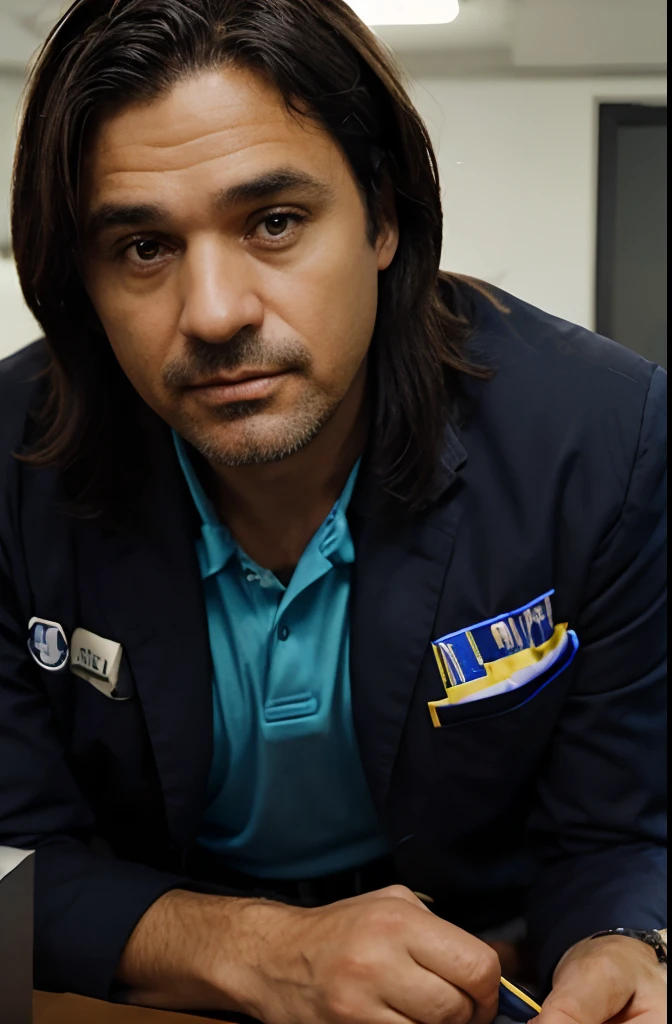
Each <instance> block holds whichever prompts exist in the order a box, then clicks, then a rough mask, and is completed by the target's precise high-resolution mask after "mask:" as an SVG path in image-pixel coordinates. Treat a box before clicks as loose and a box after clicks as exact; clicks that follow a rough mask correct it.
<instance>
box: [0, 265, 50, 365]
mask: <svg viewBox="0 0 672 1024" xmlns="http://www.w3.org/2000/svg"><path fill="white" fill-rule="evenodd" d="M41 335H42V330H41V328H40V326H39V324H38V323H36V321H35V320H33V317H32V315H31V313H30V312H29V310H28V307H27V306H26V304H25V303H24V301H23V295H22V294H21V289H20V287H19V281H18V278H17V276H16V270H15V268H14V264H13V262H12V261H11V260H7V259H5V260H3V259H0V359H4V358H5V356H9V355H11V354H12V352H16V350H17V349H19V348H23V346H24V345H28V344H29V343H30V342H31V341H35V339H36V338H39V337H41Z"/></svg>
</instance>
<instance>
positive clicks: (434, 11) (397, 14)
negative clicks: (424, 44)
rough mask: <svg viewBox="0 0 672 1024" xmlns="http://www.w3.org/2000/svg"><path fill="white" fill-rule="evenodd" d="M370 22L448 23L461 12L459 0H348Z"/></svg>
mask: <svg viewBox="0 0 672 1024" xmlns="http://www.w3.org/2000/svg"><path fill="white" fill-rule="evenodd" d="M348 3H349V5H350V7H352V9H353V11H354V12H355V14H358V15H359V17H360V18H361V19H362V21H365V22H366V24H367V25H447V24H448V22H450V21H455V18H456V17H457V16H458V14H459V13H460V4H459V0H348Z"/></svg>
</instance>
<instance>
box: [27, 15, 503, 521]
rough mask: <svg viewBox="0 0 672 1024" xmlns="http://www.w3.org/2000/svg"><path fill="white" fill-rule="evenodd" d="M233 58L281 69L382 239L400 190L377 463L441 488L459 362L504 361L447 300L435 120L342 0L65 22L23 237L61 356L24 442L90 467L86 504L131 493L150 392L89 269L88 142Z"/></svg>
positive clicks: (381, 363)
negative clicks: (119, 345) (141, 407)
mask: <svg viewBox="0 0 672 1024" xmlns="http://www.w3.org/2000/svg"><path fill="white" fill-rule="evenodd" d="M232 62H235V63H236V64H237V65H243V66H245V67H247V68H249V69H251V70H254V71H256V72H257V73H259V74H262V75H264V76H265V77H266V79H267V80H268V81H269V82H271V83H272V84H273V85H274V86H275V87H276V88H277V89H278V90H279V92H280V94H281V95H282V97H283V99H284V101H285V103H286V104H287V106H288V108H290V109H293V110H296V111H301V112H305V111H306V110H307V111H308V112H309V113H310V115H311V116H313V117H314V118H315V119H316V121H318V122H319V123H320V124H321V125H322V126H323V127H325V128H326V129H327V130H328V131H329V132H330V133H331V135H332V136H333V138H334V139H335V140H336V141H337V142H338V143H339V144H340V146H341V147H342V149H343V151H344V152H345V154H346V156H347V158H348V160H349V161H350V164H351V166H352V168H353V171H354V173H355V175H356V178H357V180H358V182H359V185H360V188H361V190H362V194H363V196H364V198H365V201H366V207H367V211H368V217H369V225H370V231H371V234H372V237H373V236H375V234H376V233H377V227H378V225H379V223H380V218H381V214H382V210H383V191H384V189H385V188H388V189H389V188H390V186H391V188H392V189H393V191H394V197H395V202H396V208H397V215H398V219H399V227H400V243H399V248H398V251H397V254H396V257H395V259H394V261H393V263H392V265H391V267H390V268H389V269H388V270H387V271H385V272H384V273H382V274H381V280H380V300H379V310H378V317H377V323H376V329H375V334H374V339H373V342H372V348H371V360H370V362H371V383H372V401H373V409H374V416H373V424H372V445H371V454H370V459H371V463H370V465H371V470H372V472H373V473H374V474H375V478H376V479H377V481H378V483H379V485H380V487H381V489H382V491H383V492H384V493H385V494H386V495H388V496H389V497H390V498H392V499H394V501H395V502H396V503H397V504H399V503H401V505H402V507H403V508H404V509H405V510H406V511H407V512H413V511H415V510H417V509H419V508H421V507H423V505H424V504H426V501H427V495H428V493H429V491H430V488H431V483H432V480H433V478H434V472H435V468H436V465H437V461H438V459H439V457H440V451H441V447H442V445H443V440H444V433H445V426H446V422H447V419H448V417H449V415H450V408H451V399H454V398H455V391H456V387H457V381H458V379H459V375H460V374H472V375H478V376H485V375H486V374H485V371H483V370H482V369H480V368H479V367H478V366H476V365H474V364H473V363H472V362H471V361H470V360H469V358H468V357H467V355H466V351H465V342H466V339H467V337H468V335H469V333H470V324H469V320H468V316H466V315H465V314H464V313H463V312H459V309H460V307H459V305H456V304H455V303H453V302H450V301H448V302H447V301H446V289H447V290H448V292H449V293H450V294H452V295H453V297H457V296H458V295H459V294H460V290H461V285H460V282H459V281H458V279H457V278H450V277H449V276H447V275H440V274H439V260H440V255H441V244H442V211H441V197H440V190H439V182H438V172H437V164H436V157H435V155H434V152H433V149H432V145H431V142H430V139H429V137H428V134H427V130H426V128H425V126H424V124H423V122H422V120H421V118H420V116H419V115H418V113H417V111H416V110H415V108H414V107H413V105H412V103H411V101H410V99H409V97H408V95H407V93H406V91H405V89H404V86H403V83H402V78H401V75H400V72H399V70H398V69H397V68H396V66H395V64H394V61H393V59H392V58H391V56H390V55H389V54H388V53H387V51H386V50H385V48H384V47H383V46H382V45H381V43H380V42H379V41H378V40H377V39H376V37H375V35H374V34H373V33H372V32H370V31H369V30H368V29H367V28H366V26H365V25H364V24H362V22H361V21H360V20H359V19H358V18H357V17H356V16H355V15H354V13H353V12H352V10H351V9H350V8H349V7H348V6H347V4H345V3H344V2H342V0H78V2H77V3H75V4H74V6H73V7H71V8H70V11H69V12H68V13H67V14H66V15H65V17H64V18H63V19H61V22H60V23H59V24H58V25H57V26H56V28H55V29H54V30H53V31H52V33H51V35H50V37H49V38H48V39H47V42H46V43H45V45H44V48H43V49H42V51H41V53H40V55H39V57H38V59H37V62H36V65H35V67H34V70H33V72H32V76H31V80H30V82H29V86H28V92H27V98H26V105H25V111H24V117H23V123H22V127H21V131H20V136H19V143H18V150H17V157H16V165H15V176H14V191H13V209H12V223H13V241H14V253H15V257H16V262H17V266H18V271H19V277H20V280H21V284H22V288H23V292H24V295H25V298H26V301H27V303H28V306H29V307H30V309H31V310H32V312H33V314H34V315H35V317H36V318H37V320H38V321H39V322H40V324H41V325H42V327H43V330H44V332H45V336H46V344H47V347H48V350H49V355H50V365H49V368H48V370H47V388H46V393H45V396H44V403H43V405H42V408H41V421H42V423H41V429H40V431H39V433H38V435H37V439H36V443H35V444H34V446H33V447H32V449H31V450H30V451H29V453H28V454H27V455H24V456H23V457H24V458H26V460H27V461H28V462H30V463H31V464H32V465H34V466H55V467H58V468H59V469H60V470H62V471H63V473H64V475H65V476H66V477H67V476H68V474H69V475H70V477H71V478H73V479H76V480H77V481H78V483H77V484H76V486H75V487H74V491H73V493H75V492H76V497H77V501H76V504H77V505H78V506H79V508H80V511H81V510H83V509H84V508H86V509H88V510H89V512H90V513H91V512H94V513H95V512H96V511H104V504H105V500H106V498H105V496H104V492H106V493H107V494H108V495H109V494H110V493H111V492H112V490H113V489H115V490H116V493H117V494H118V493H119V488H118V486H115V487H114V488H113V487H112V483H113V477H114V473H115V469H114V467H116V469H117V470H118V471H119V472H122V471H125V472H126V475H128V466H129V459H128V456H129V453H130V452H131V451H133V450H135V451H136V452H137V451H138V448H137V441H138V438H137V429H138V427H137V421H136V420H135V419H134V417H133V415H132V412H131V410H132V408H133V406H134V405H137V401H138V400H137V397H136V396H135V394H134V393H133V392H132V389H131V388H130V385H129V383H128V381H127V380H126V378H125V376H124V375H123V373H122V372H121V369H120V367H119V366H118V364H117V362H116V359H115V357H114V355H113V353H112V350H111V347H110V345H109V343H108V341H107V339H106V337H105V334H104V332H103V331H102V328H101V326H100V323H99V321H98V319H97V317H96V315H95V312H94V310H93V308H92V306H91V303H90V301H89V298H88V295H87V293H86V291H85V288H84V285H83V282H82V277H81V273H80V251H81V247H80V232H79V187H80V171H81V159H82V153H83V151H84V150H85V148H86V145H87V140H88V138H89V137H90V133H91V131H92V129H93V128H94V127H95V124H96V122H97V120H98V119H100V117H101V116H103V115H105V114H107V113H109V112H111V111H114V110H115V109H120V108H122V107H123V106H124V105H126V104H128V103H130V102H133V101H137V100H151V99H152V98H155V97H156V96H158V95H160V94H162V93H165V92H166V91H168V90H169V89H170V88H171V86H172V85H174V84H175V82H177V81H178V80H179V79H180V78H182V77H183V76H185V75H188V74H191V73H193V72H195V71H200V70H204V69H211V68H216V67H220V66H222V65H224V64H227V63H232ZM441 277H443V279H444V280H443V284H442V283H441ZM124 444H126V445H127V450H126V452H125V454H124V455H123V456H122V454H121V448H122V447H123V445H124ZM131 461H132V460H131ZM136 462H137V458H136ZM122 467H125V470H122ZM105 482H106V483H107V487H105V486H104V484H105ZM116 483H117V484H118V481H117V482H116Z"/></svg>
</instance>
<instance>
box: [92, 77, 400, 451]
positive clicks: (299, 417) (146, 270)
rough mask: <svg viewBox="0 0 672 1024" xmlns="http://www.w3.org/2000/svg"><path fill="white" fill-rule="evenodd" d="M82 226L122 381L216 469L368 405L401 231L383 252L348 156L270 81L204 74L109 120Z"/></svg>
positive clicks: (295, 442)
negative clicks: (379, 322) (383, 282)
mask: <svg viewBox="0 0 672 1024" xmlns="http://www.w3.org/2000/svg"><path fill="white" fill-rule="evenodd" d="M82 216H83V220H84V225H85V238H86V248H85V260H84V267H85V282H86V286H87V289H88V291H89V294H90V296H91V300H92V302H93V305H94V307H95V309H96V311H97V313H98V316H99V317H100V320H101V322H102V324H103V327H104V328H105V331H106V333H107V336H108V338H109V341H110V344H111V345H112V348H113V350H114V353H115V355H116V357H117V359H118V360H119V363H120V365H121V367H122V369H123V370H124V372H125V373H126V374H127V376H128V378H129V379H130V381H131V383H132V384H133V385H134V387H135V388H136V390H137V391H138V392H139V394H140V395H141V396H142V398H143V399H144V400H145V401H146V402H147V404H148V405H149V406H151V408H152V409H153V410H154V411H155V412H156V413H158V415H159V416H161V417H162V418H163V419H164V420H165V421H166V422H167V423H168V424H170V426H172V427H174V428H175V429H176V430H177V431H178V432H179V433H180V434H182V436H183V437H185V438H187V440H189V441H190V442H191V443H192V444H193V445H195V447H196V448H198V449H199V450H200V451H201V452H202V453H203V454H204V455H205V456H206V458H208V459H210V460H211V461H212V462H219V463H221V464H224V465H229V466H234V465H243V464H249V463H254V462H270V461H274V460H277V459H280V458H283V457H284V456H286V455H288V454H291V453H292V452H294V451H297V450H299V449H300V448H302V447H303V446H304V445H305V444H307V443H308V442H309V441H310V440H312V439H313V438H314V437H315V436H316V435H317V433H318V432H319V431H320V429H321V428H322V427H323V426H324V425H325V423H326V422H327V421H328V420H329V419H330V418H331V417H332V415H333V414H334V413H335V412H336V410H337V409H338V408H339V407H345V406H346V405H347V403H348V402H349V401H353V400H354V399H353V397H352V396H353V395H358V396H360V397H361V391H362V380H363V376H364V373H365V365H366V354H367V351H368V347H369V344H370V341H371V336H372V333H373V329H374V324H375V318H376V310H377V302H378V272H379V271H380V270H383V269H385V268H386V267H387V266H389V264H390V263H391V261H392V259H393V257H394V253H395V251H396V244H397V235H396V229H395V228H394V227H393V226H388V227H384V228H383V229H382V231H381V234H380V236H379V238H378V240H377V241H376V242H375V244H374V245H372V244H371V241H370V239H369V237H368V235H367V218H366V211H365V207H364V203H363V200H362V198H361V195H360V192H359V191H358V188H357V184H356V182H355V179H354V176H353V173H352V171H351V169H350V167H349V164H348V163H347V160H346V159H345V157H344V156H343V154H342V153H341V151H340V149H339V147H338V146H337V145H336V143H335V142H334V141H333V140H332V138H331V137H330V136H329V135H328V134H327V133H326V132H324V131H322V130H321V129H320V128H318V127H316V126H315V125H314V124H313V123H311V122H310V121H308V120H300V121H299V120H297V119H296V118H295V117H292V116H290V115H289V114H288V113H287V111H286V109H285V106H284V104H283V102H282V99H281V97H280V96H279V95H278V94H277V93H276V92H275V90H274V89H272V88H271V87H270V86H269V85H267V84H266V83H265V82H264V81H263V80H262V79H260V78H258V77H257V76H255V75H253V74H251V73H249V72H246V71H243V70H240V69H235V68H228V69H224V70H221V71H218V72H216V73H208V74H203V75H200V76H198V77H193V78H190V79H186V80H184V81H182V82H180V83H178V84H177V85H176V86H175V87H174V88H173V90H172V91H171V92H170V93H169V94H168V95H166V96H163V97H161V98H159V99H157V100H155V101H154V102H151V103H147V104H144V105H133V106H130V107H127V108H125V109H123V110H122V111H121V112H120V113H118V114H116V115H114V116H111V117H109V118H108V119H107V120H105V121H104V122H103V123H102V124H101V125H100V127H99V129H98V131H97V132H96V134H95V137H94V139H93V141H92V145H91V147H90V150H89V152H88V154H87V158H86V160H85V166H84V197H83V210H82ZM357 400H359V398H358V399H357Z"/></svg>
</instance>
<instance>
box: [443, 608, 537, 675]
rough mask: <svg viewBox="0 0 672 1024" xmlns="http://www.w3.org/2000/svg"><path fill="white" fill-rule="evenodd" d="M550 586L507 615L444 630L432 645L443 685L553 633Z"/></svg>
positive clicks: (482, 668) (531, 645)
mask: <svg viewBox="0 0 672 1024" xmlns="http://www.w3.org/2000/svg"><path fill="white" fill-rule="evenodd" d="M554 593H555V591H553V590H549V591H548V593H546V594H542V595H541V597H537V598H536V599H535V600H534V601H530V603H529V604H526V605H524V606H523V607H522V608H517V609H516V610H515V611H513V612H509V613H508V614H506V615H500V616H498V617H497V618H494V619H487V620H486V621H485V622H479V623H477V625H475V626H470V627H468V628H467V629H461V630H458V631H457V632H456V633H447V634H446V636H442V637H441V638H440V639H439V640H434V642H433V643H432V647H433V648H434V654H435V655H436V660H437V663H438V666H439V670H440V672H441V678H442V679H443V682H444V685H445V686H446V688H448V687H449V686H459V685H460V684H461V683H469V682H471V681H472V680H473V679H480V678H481V677H483V676H485V675H486V672H485V669H484V666H485V665H487V664H490V663H492V662H495V661H500V660H501V659H502V658H507V657H508V656H509V655H511V654H519V653H520V652H521V651H527V650H530V648H534V647H541V645H542V644H545V643H548V641H549V640H551V638H552V637H553V633H554V628H555V627H554V625H553V609H552V606H551V597H552V596H553V594H554Z"/></svg>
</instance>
